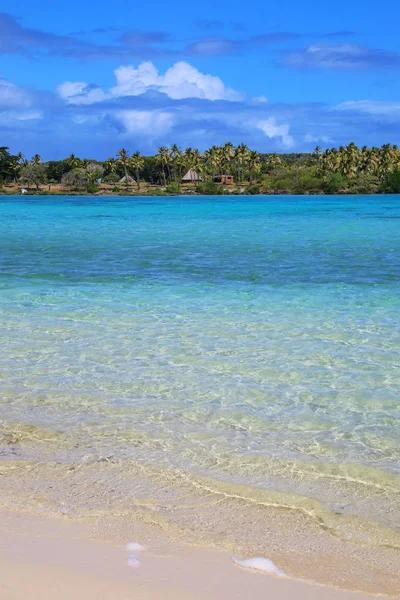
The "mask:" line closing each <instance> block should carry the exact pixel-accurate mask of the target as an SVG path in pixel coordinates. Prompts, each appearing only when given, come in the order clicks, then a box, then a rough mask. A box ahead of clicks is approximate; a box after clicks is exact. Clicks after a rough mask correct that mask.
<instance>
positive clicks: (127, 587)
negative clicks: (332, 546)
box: [0, 512, 376, 600]
mask: <svg viewBox="0 0 400 600" xmlns="http://www.w3.org/2000/svg"><path fill="white" fill-rule="evenodd" d="M0 523H1V524H0V597H1V598H2V599H4V600H23V599H24V600H25V599H26V598H30V600H39V599H40V600H67V599H68V600H70V599H71V598H77V599H78V598H79V599H82V600H92V599H93V600H95V599H96V600H102V599H104V600H105V599H107V600H129V599H138V600H142V599H143V600H144V599H149V600H161V599H163V600H169V599H171V600H172V599H174V600H181V599H182V600H183V599H185V600H190V599H193V600H194V599H205V598H208V599H211V598H218V599H220V600H225V599H227V600H228V599H229V600H232V599H235V598H238V599H239V598H241V599H242V598H244V597H249V595H251V598H252V600H258V599H260V600H261V599H264V598H274V599H275V600H292V599H293V600H294V599H296V600H314V599H315V600H317V599H318V600H352V599H353V600H367V599H368V598H369V599H372V598H376V596H372V595H368V594H363V593H357V592H344V591H340V590H336V589H333V588H329V587H325V586H318V585H314V584H311V583H307V582H303V581H298V580H294V579H290V578H286V577H276V576H273V575H269V574H266V573H262V572H256V571H251V570H246V569H242V568H239V567H237V566H235V565H234V564H233V563H232V561H231V558H230V556H229V555H227V554H223V553H217V552H215V551H208V550H203V549H198V548H193V547H190V546H184V545H176V544H172V543H171V542H170V541H168V540H165V539H163V537H162V536H161V537H154V536H153V537H151V538H149V534H148V532H146V531H145V530H144V529H142V530H139V529H138V531H137V535H138V538H137V540H129V539H127V540H126V542H127V543H129V542H131V541H137V542H139V543H141V544H143V545H144V546H145V549H144V550H143V551H142V552H140V553H139V554H138V558H139V560H140V565H139V566H138V567H137V568H131V567H130V566H129V564H128V559H129V552H128V551H127V549H126V547H125V546H123V545H116V544H111V543H106V542H104V541H99V540H96V539H93V538H92V537H91V536H92V535H93V527H92V526H91V525H90V524H88V523H86V522H75V521H71V520H66V519H49V518H44V517H43V518H42V517H36V516H31V515H22V514H17V513H8V512H2V513H0Z"/></svg>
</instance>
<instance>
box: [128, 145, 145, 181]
mask: <svg viewBox="0 0 400 600" xmlns="http://www.w3.org/2000/svg"><path fill="white" fill-rule="evenodd" d="M130 162H131V165H132V168H133V169H134V170H135V173H136V183H137V186H138V189H139V190H140V171H141V170H142V169H143V166H144V158H143V156H141V155H140V152H139V150H138V151H137V152H135V153H134V154H132V157H131V161H130Z"/></svg>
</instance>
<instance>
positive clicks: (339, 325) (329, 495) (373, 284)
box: [0, 196, 400, 538]
mask: <svg viewBox="0 0 400 600" xmlns="http://www.w3.org/2000/svg"><path fill="white" fill-rule="evenodd" d="M399 315H400V200H399V198H398V197H396V196H379V197H378V196H376V197H374V196H368V197H315V196H314V197H255V198H248V197H238V198H235V199H231V198H229V199H225V198H213V197H196V198H161V199H160V198H157V199H152V198H81V197H70V198H68V197H60V198H54V197H51V198H46V197H31V198H26V197H24V198H5V197H3V198H2V199H1V200H0V318H1V324H0V347H1V349H2V351H1V356H0V397H1V400H0V419H1V422H2V424H3V444H2V446H0V448H2V455H3V458H4V462H7V464H8V465H9V466H10V465H13V466H14V467H15V469H17V466H18V465H20V464H29V465H34V466H35V469H36V470H32V469H33V467H32V469H28V470H26V471H24V473H25V474H26V478H25V475H24V473H22V472H19V479H12V478H10V481H9V487H8V489H9V490H12V494H13V501H14V502H15V501H16V500H15V499H16V498H18V497H19V496H18V494H20V495H21V497H23V499H24V502H25V503H27V502H29V504H33V503H34V500H35V497H36V496H40V498H41V503H42V506H44V505H45V504H46V503H48V504H46V506H48V507H51V509H52V510H57V511H59V510H63V511H64V512H71V513H74V514H75V513H79V512H80V511H86V512H90V511H92V510H96V511H99V510H102V511H111V512H112V511H113V510H114V509H115V507H116V506H118V507H119V508H121V506H124V507H125V504H124V503H125V502H126V499H127V498H129V499H130V500H131V501H134V502H138V500H137V499H138V498H146V499H147V500H146V502H148V503H149V506H150V504H151V502H153V503H154V506H156V507H157V511H158V513H159V514H161V515H164V516H166V518H167V519H168V520H169V521H171V520H172V521H173V522H174V523H175V525H176V526H179V527H181V528H184V527H189V526H190V522H191V519H193V518H194V517H193V515H194V512H195V513H196V518H198V528H199V530H202V531H203V530H205V529H206V528H207V527H209V529H210V526H209V525H207V527H206V525H204V523H205V522H207V523H210V522H212V520H213V514H215V515H216V516H215V518H216V519H218V526H220V529H218V535H219V536H220V537H224V536H225V537H229V532H228V529H229V525H228V524H227V525H226V528H225V530H223V525H222V524H221V523H223V522H224V515H229V519H235V518H236V517H238V514H239V512H240V511H239V509H236V508H232V509H231V505H230V504H226V505H224V506H222V507H221V504H220V503H219V502H218V504H217V503H216V504H215V505H213V507H214V508H210V506H211V505H207V510H206V508H204V510H205V511H206V512H205V513H204V518H202V517H201V514H200V513H201V510H202V506H204V507H205V506H206V503H205V502H203V504H201V503H200V500H201V499H203V500H204V498H206V497H207V498H208V497H209V496H210V495H212V494H213V493H217V492H216V490H217V489H218V490H221V489H222V488H223V489H224V490H225V491H224V494H225V495H226V494H227V495H228V496H229V494H231V497H233V496H235V494H236V496H235V497H237V494H238V492H237V490H240V489H241V490H243V489H246V497H251V498H252V500H251V502H253V503H254V502H255V498H256V497H258V495H259V494H261V493H263V494H264V493H265V494H267V495H268V494H275V495H274V496H273V498H274V502H275V503H277V504H279V502H282V505H285V506H286V505H287V502H288V497H290V498H291V500H290V502H291V506H292V505H293V506H294V505H296V506H297V504H296V503H298V505H299V506H300V505H301V506H304V505H305V504H304V503H307V502H310V504H309V505H308V504H307V506H309V510H310V512H311V513H312V514H315V513H316V512H318V513H319V515H320V516H321V515H322V517H321V518H323V519H324V520H325V521H326V522H327V523H328V522H329V523H331V521H332V523H333V519H334V518H336V517H335V515H346V516H347V517H349V519H350V518H351V517H355V518H357V519H358V518H362V519H364V520H366V521H367V522H368V523H375V524H379V525H382V526H385V527H389V528H390V530H391V531H393V530H396V529H397V528H398V527H399V526H400V505H399V497H400V483H399V481H400V480H399V478H398V475H399V471H400V434H399V431H400V400H399V398H400V371H399V366H400V327H399ZM64 467H65V471H63V470H62V469H63V468H64ZM10 468H11V467H10ZM15 469H13V471H12V473H15V472H16V470H15ZM38 469H39V470H38ZM40 469H42V470H41V471H40ZM46 469H48V471H47V470H46ZM51 469H56V473H57V476H55V475H54V473H53V472H52V471H51ZM17 470H18V469H17ZM78 471H79V478H78V475H77V472H78ZM10 472H11V471H10ZM72 472H73V473H74V477H76V478H77V479H76V480H74V482H73V485H74V486H75V487H71V479H70V478H69V475H68V476H67V473H72ZM49 473H53V474H52V475H49ZM10 477H11V476H10ZM52 477H56V480H57V484H56V485H50V484H49V478H50V479H51V478H52ZM21 481H22V482H23V483H21ZM221 486H222V488H221ZM224 486H225V487H224ZM236 486H239V487H236ZM240 486H246V487H245V488H243V487H240ZM227 490H231V491H230V492H228V491H227ZM232 490H236V492H235V493H233V492H232ZM10 493H11V492H10ZM218 493H220V492H218ZM288 494H289V495H290V496H288ZM28 497H29V500H27V498H28ZM269 497H270V498H271V497H272V496H269ZM189 500H190V503H191V506H195V507H196V509H195V511H194V512H193V511H189V510H188V509H187V506H188V502H189ZM152 506H153V505H152ZM171 506H173V507H174V510H172V509H171ZM184 506H185V507H186V512H185V510H184V508H183V507H184ZM217 506H218V510H217V508H216V507H217ZM125 508H126V507H125ZM180 508H182V510H179V509H180ZM149 510H150V509H149ZM193 510H194V509H193ZM307 510H308V509H307ZM207 511H208V512H207ZM218 511H219V512H218ZM178 513H179V515H180V516H179V519H178V518H177V517H176V514H178ZM199 514H200V516H199ZM261 518H262V517H261V516H260V519H261ZM349 522H350V521H349ZM214 527H215V528H217V526H216V523H214ZM238 527H240V525H238ZM243 527H244V526H243ZM246 527H247V525H246ZM246 527H244V529H246ZM329 527H336V525H332V524H331V525H329ZM211 529H212V527H211ZM209 533H210V532H209ZM210 535H211V533H210ZM235 535H237V534H235ZM251 535H252V536H253V538H254V535H255V533H254V532H252V534H251ZM343 535H346V532H344V534H343ZM243 536H244V537H245V533H243Z"/></svg>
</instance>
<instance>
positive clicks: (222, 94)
mask: <svg viewBox="0 0 400 600" xmlns="http://www.w3.org/2000/svg"><path fill="white" fill-rule="evenodd" d="M114 74H115V78H116V85H115V86H114V87H112V88H111V89H110V90H109V91H108V92H103V91H102V90H101V89H100V88H98V87H95V86H90V85H88V84H87V83H85V82H82V81H76V82H71V81H66V82H65V83H62V84H61V85H59V86H58V87H57V93H58V95H59V96H60V97H61V98H62V99H63V100H65V101H66V102H67V103H68V104H93V103H96V102H101V101H103V100H106V99H109V98H119V97H123V96H140V95H141V94H144V93H145V92H147V91H148V90H156V91H158V92H163V93H164V94H166V95H167V96H169V97H170V98H172V99H174V100H182V99H184V98H201V99H203V100H229V101H237V100H240V99H241V98H242V96H241V95H240V94H239V93H238V92H235V91H234V90H232V89H231V88H228V87H226V86H225V85H224V83H223V81H222V79H220V78H219V77H216V76H215V75H209V74H205V73H201V72H200V71H199V70H198V69H196V68H195V67H193V66H192V65H190V64H189V63H186V62H178V63H176V64H175V65H173V66H172V67H170V68H169V69H168V70H167V71H166V72H165V74H164V75H161V74H160V73H159V71H158V70H157V69H156V67H155V66H154V65H153V63H152V62H143V63H141V64H140V65H139V66H138V67H137V68H135V67H133V66H132V65H128V66H121V67H118V69H116V70H115V71H114Z"/></svg>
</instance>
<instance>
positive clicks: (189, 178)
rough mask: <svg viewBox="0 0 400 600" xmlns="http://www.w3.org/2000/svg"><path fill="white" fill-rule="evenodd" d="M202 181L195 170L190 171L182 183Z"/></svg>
mask: <svg viewBox="0 0 400 600" xmlns="http://www.w3.org/2000/svg"><path fill="white" fill-rule="evenodd" d="M199 181H202V178H201V177H200V175H199V174H198V172H197V171H195V170H194V169H189V171H188V172H187V173H186V175H184V176H183V177H182V183H194V182H196V183H197V182H199Z"/></svg>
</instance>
